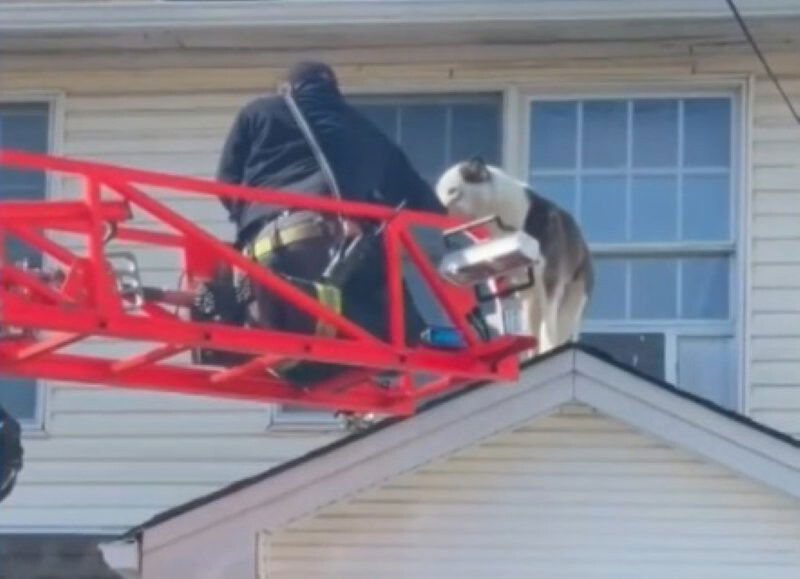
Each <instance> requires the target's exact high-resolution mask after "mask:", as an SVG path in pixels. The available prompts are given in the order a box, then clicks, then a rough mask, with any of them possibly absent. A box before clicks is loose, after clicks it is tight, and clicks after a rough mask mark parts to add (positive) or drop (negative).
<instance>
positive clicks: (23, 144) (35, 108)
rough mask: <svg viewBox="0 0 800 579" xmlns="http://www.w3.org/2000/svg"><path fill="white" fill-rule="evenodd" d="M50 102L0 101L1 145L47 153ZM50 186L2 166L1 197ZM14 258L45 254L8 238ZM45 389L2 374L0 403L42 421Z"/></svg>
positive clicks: (33, 260)
mask: <svg viewBox="0 0 800 579" xmlns="http://www.w3.org/2000/svg"><path fill="white" fill-rule="evenodd" d="M49 108H50V107H49V105H47V104H46V103H3V102H0V148H8V149H21V150H26V151H33V152H40V153H44V152H47V150H48V142H49V138H50V137H49V123H50V121H49V119H50V110H49ZM45 190H46V183H45V177H44V175H43V174H42V173H39V172H31V171H16V170H10V169H6V168H0V199H27V200H32V199H43V198H44V195H45ZM5 251H6V256H7V258H8V259H9V260H11V261H18V260H28V262H29V263H30V264H31V265H34V266H36V265H39V264H41V255H39V254H38V253H36V252H33V251H32V250H30V249H29V248H28V247H26V246H24V245H21V244H19V243H14V242H13V241H12V240H7V241H6V246H5ZM40 400H41V392H40V389H39V388H37V387H36V383H35V381H33V380H28V379H21V378H15V377H9V376H2V375H0V405H2V406H3V407H4V408H5V409H6V410H8V411H9V412H10V413H11V414H13V415H14V416H15V417H17V418H18V419H19V420H20V422H21V423H22V424H23V425H26V426H35V425H38V423H39V422H40V414H41V413H40V406H41V403H40Z"/></svg>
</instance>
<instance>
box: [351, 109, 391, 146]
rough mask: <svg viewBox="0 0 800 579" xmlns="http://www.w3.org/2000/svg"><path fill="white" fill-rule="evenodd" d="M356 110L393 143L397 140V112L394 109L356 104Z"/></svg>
mask: <svg viewBox="0 0 800 579" xmlns="http://www.w3.org/2000/svg"><path fill="white" fill-rule="evenodd" d="M356 108H358V110H359V111H361V113H362V114H363V115H364V116H365V117H367V118H368V119H369V120H370V121H372V122H373V123H375V125H377V127H378V128H379V129H380V130H381V131H383V133H384V134H385V135H386V136H388V137H390V138H392V139H393V140H395V141H396V140H397V139H398V137H399V135H398V134H397V129H398V126H399V125H398V122H397V121H398V118H397V113H398V110H397V108H396V107H387V106H383V105H367V104H361V105H359V104H357V103H356Z"/></svg>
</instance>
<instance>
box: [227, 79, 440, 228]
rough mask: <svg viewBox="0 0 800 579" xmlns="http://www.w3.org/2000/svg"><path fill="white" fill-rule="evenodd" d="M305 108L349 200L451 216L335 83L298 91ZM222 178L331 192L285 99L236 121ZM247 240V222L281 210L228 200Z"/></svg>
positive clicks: (267, 101)
mask: <svg viewBox="0 0 800 579" xmlns="http://www.w3.org/2000/svg"><path fill="white" fill-rule="evenodd" d="M292 94H293V96H294V99H295V101H296V102H297V105H298V107H299V108H300V110H301V111H302V113H303V116H304V117H305V118H306V120H307V122H308V124H309V125H310V126H311V129H312V131H313V132H314V135H315V136H316V138H317V140H318V141H319V144H320V147H321V148H322V149H323V151H324V153H325V156H326V158H327V160H328V163H329V165H330V166H331V170H332V171H333V173H334V175H335V177H336V180H337V182H338V185H339V190H340V192H341V195H342V198H343V199H346V200H353V201H366V202H371V203H381V204H384V205H390V206H397V205H398V204H399V203H400V202H401V201H403V200H405V201H406V207H407V208H409V209H418V210H421V211H430V212H435V213H444V212H445V209H444V207H443V206H442V205H441V203H440V202H439V200H438V198H437V197H436V195H435V194H434V192H433V190H432V189H431V187H430V186H429V185H428V184H427V183H426V182H425V181H424V180H423V179H422V178H421V177H420V176H419V175H418V174H417V172H416V171H415V170H414V168H413V167H412V166H411V164H410V162H409V160H408V158H407V157H406V155H405V154H404V153H403V151H402V150H401V149H400V148H399V147H398V146H397V145H396V144H395V143H394V142H392V141H391V140H390V139H389V138H388V137H387V136H385V135H384V134H383V133H382V132H381V131H380V130H379V129H378V128H377V127H375V126H374V125H373V124H372V123H370V122H369V121H368V120H367V119H366V118H364V117H363V116H362V115H361V114H360V113H358V112H357V111H356V110H355V109H353V108H352V107H351V106H350V105H348V104H347V103H346V102H345V101H344V99H343V98H342V96H341V95H340V93H339V91H338V89H337V88H336V87H335V86H330V85H322V84H314V83H305V84H300V85H295V86H294V87H293V93H292ZM217 179H218V180H219V181H223V182H226V183H233V184H237V185H246V186H252V187H264V188H275V189H286V190H290V191H295V192H299V193H308V194H311V195H321V194H327V193H328V192H329V188H328V185H327V181H326V180H325V178H324V176H323V173H322V171H321V169H320V167H319V165H318V163H317V161H316V159H315V157H314V154H313V153H312V149H311V148H310V146H309V145H308V143H307V142H306V140H305V138H304V137H303V134H302V132H301V131H300V129H299V127H298V126H297V124H296V123H295V121H294V119H293V117H292V115H291V113H290V111H289V107H288V106H287V105H286V103H285V101H284V100H283V98H282V97H281V96H279V95H278V96H266V97H262V98H258V99H256V100H254V101H252V102H251V103H249V104H248V105H247V106H245V107H244V108H243V109H242V110H241V111H240V112H239V114H238V116H237V117H236V120H235V121H234V124H233V127H232V128H231V130H230V133H229V135H228V138H227V140H226V142H225V145H224V149H223V152H222V157H221V160H220V165H219V169H218V172H217ZM222 202H223V204H224V205H225V207H226V208H227V209H228V212H229V214H230V218H231V220H232V221H234V222H235V223H236V224H237V226H238V229H239V232H240V235H241V233H242V232H243V231H244V230H246V228H247V227H248V225H251V224H254V223H256V222H258V221H260V220H261V219H263V218H264V217H265V216H270V215H273V214H275V213H277V212H279V211H281V210H282V209H280V208H276V207H270V206H266V205H264V204H256V203H249V202H246V201H232V200H229V199H223V200H222Z"/></svg>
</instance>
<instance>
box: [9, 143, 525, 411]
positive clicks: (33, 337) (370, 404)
mask: <svg viewBox="0 0 800 579" xmlns="http://www.w3.org/2000/svg"><path fill="white" fill-rule="evenodd" d="M0 165H4V166H6V167H7V168H11V169H15V170H33V171H42V172H45V173H46V174H47V175H48V177H49V178H51V179H52V178H58V179H59V182H60V183H62V184H63V183H64V182H70V181H71V182H73V189H74V184H77V185H78V189H77V190H78V196H77V197H75V198H74V199H67V198H64V199H61V198H59V199H53V200H46V201H42V202H24V201H2V202H0V373H3V374H10V375H16V376H22V377H32V378H37V379H45V380H57V381H69V382H75V383H80V384H84V385H91V386H109V387H120V388H129V389H135V390H145V391H157V392H173V393H178V394H188V395H201V396H210V397H219V398H235V399H245V400H252V401H261V402H270V403H281V404H295V405H302V406H308V407H315V408H322V409H330V410H345V411H349V412H356V413H379V414H395V415H397V414H410V413H412V412H413V411H414V409H415V408H416V406H417V404H418V403H419V402H420V401H421V400H423V399H428V398H430V397H433V396H437V395H440V394H443V393H445V392H447V391H450V390H453V389H457V388H459V387H462V386H463V385H465V384H467V383H470V382H475V381H487V382H491V381H510V380H513V379H515V377H516V376H517V373H518V359H519V357H518V355H519V354H520V353H521V352H523V351H528V350H530V349H532V348H534V347H535V340H534V339H533V338H531V337H527V336H513V335H500V336H497V337H493V338H492V339H490V340H488V341H486V340H485V339H481V338H480V337H479V335H478V334H477V333H476V332H475V330H474V328H473V327H472V326H471V325H470V323H468V321H467V314H468V313H469V312H471V311H473V309H474V308H475V304H476V298H475V292H474V289H473V288H472V287H471V286H464V285H459V284H456V283H452V281H448V280H446V279H444V278H443V277H442V276H441V275H440V273H439V271H437V269H436V267H435V266H434V265H433V264H431V263H430V261H429V259H428V257H427V256H426V254H425V253H424V252H423V250H422V249H421V247H420V246H419V245H418V244H417V243H416V241H415V240H414V239H413V237H412V233H411V230H412V228H415V227H427V228H433V229H436V230H440V231H442V232H444V231H445V230H448V229H451V228H453V227H458V226H460V225H463V223H462V222H461V221H460V220H458V219H455V218H452V217H448V216H440V215H434V214H427V213H422V212H415V211H407V210H403V211H396V210H394V209H392V208H390V207H383V206H379V205H372V204H366V203H355V202H341V201H336V200H334V199H328V198H319V197H310V196H305V195H297V194H291V193H287V192H281V191H272V190H261V189H252V188H246V187H239V186H233V185H227V184H221V183H216V182H211V181H205V180H201V179H194V178H187V177H178V176H173V175H165V174H159V173H153V172H146V171H140V170H133V169H127V168H120V167H116V166H111V165H105V164H98V163H90V162H83V161H77V160H72V159H67V158H61V157H52V156H46V155H38V154H31V153H22V152H15V151H8V150H6V151H0ZM59 189H60V190H66V189H67V187H60V188H59ZM154 190H157V191H158V192H164V191H169V193H170V195H172V196H173V197H180V196H183V197H185V198H186V199H187V200H191V199H201V198H206V199H213V198H225V197H227V198H230V199H241V200H247V201H251V202H258V203H268V204H271V205H278V206H282V207H285V208H287V209H304V210H310V211H315V212H319V213H323V214H331V215H333V214H335V215H343V216H345V217H346V218H348V219H353V220H369V221H372V222H375V223H381V224H383V226H384V229H383V233H382V236H381V241H380V242H381V243H382V251H383V255H384V258H385V261H386V279H385V288H384V291H386V292H387V303H388V308H387V310H388V311H387V312H386V315H387V316H388V328H389V332H388V338H387V339H386V340H382V339H379V338H377V337H376V336H374V335H373V334H371V333H369V332H368V331H367V330H365V329H364V328H363V327H360V326H359V325H356V324H355V323H353V322H352V321H350V320H348V319H346V318H345V317H343V316H341V315H339V314H337V313H336V312H335V311H333V310H331V309H328V308H327V307H325V306H323V305H322V304H321V303H320V302H318V301H316V300H315V299H313V298H312V297H310V296H309V295H307V294H306V293H305V292H303V291H301V290H300V289H298V288H297V287H295V286H294V285H292V284H291V283H289V282H288V281H286V280H285V279H283V278H282V277H280V276H279V275H276V274H274V273H272V272H270V271H268V270H265V269H263V268H262V267H260V266H259V265H258V264H256V263H255V262H254V261H251V260H250V259H248V258H247V257H245V256H244V255H242V254H241V253H240V252H239V251H237V250H236V249H235V248H234V247H233V246H232V245H230V244H229V243H226V242H223V241H221V240H219V239H218V238H217V237H215V236H214V235H212V234H210V233H209V232H208V231H206V230H204V229H203V228H201V227H199V226H198V225H197V224H195V223H193V222H192V221H191V220H189V219H187V218H186V217H185V216H182V215H180V214H179V213H178V212H176V211H175V210H174V209H172V208H170V207H168V206H167V205H166V204H164V203H162V202H160V201H159V200H157V198H158V195H154V194H153V193H152V191H154ZM141 214H145V215H146V216H147V220H148V223H149V224H147V225H146V226H145V225H142V223H141V222H142V220H141V219H136V218H135V216H136V215H141ZM477 235H478V236H479V237H480V233H478V234H477ZM11 240H13V241H14V242H15V243H18V244H23V245H24V246H27V247H28V248H29V249H30V250H32V251H35V252H38V253H39V254H40V255H41V256H43V266H42V267H36V268H31V267H26V266H25V264H20V263H12V261H11V260H10V259H6V258H5V256H4V254H3V253H2V251H3V250H2V248H3V247H4V246H6V245H7V242H8V241H11ZM120 244H121V245H122V246H124V247H126V248H128V251H113V250H112V248H113V247H114V246H115V245H120ZM132 246H137V247H138V246H149V247H150V248H151V251H152V250H157V251H161V252H176V253H177V255H178V256H179V257H180V259H181V262H182V267H183V273H182V278H183V281H182V284H181V287H180V288H178V289H177V290H176V291H172V292H171V291H167V290H159V291H152V289H151V291H148V286H146V284H144V283H143V281H142V279H141V278H142V277H143V274H142V272H140V271H139V268H138V266H137V262H136V254H135V251H132V250H131V249H130V248H131V247H132ZM404 256H405V257H406V258H407V259H408V260H409V261H410V262H411V263H412V264H413V266H414V267H415V268H416V269H417V271H418V272H419V274H420V275H421V278H422V279H423V280H424V282H425V284H426V285H427V287H428V288H429V290H430V293H431V294H432V296H433V298H434V299H435V300H436V302H437V304H438V306H439V307H440V308H441V310H443V311H444V312H445V314H446V317H447V318H448V319H449V322H450V324H452V328H453V330H454V331H455V332H457V334H458V335H459V336H460V342H461V347H459V348H455V349H449V350H448V349H441V348H434V347H429V346H426V345H421V346H414V347H409V346H408V345H406V343H405V337H404V336H405V331H404V314H403V311H404V303H403V290H402V283H403V281H402V280H403V270H402V260H403V257H404ZM221 265H222V266H225V267H227V268H230V269H232V270H235V271H238V272H240V273H241V274H243V275H247V276H249V278H250V280H251V283H254V284H259V285H260V286H262V287H263V288H266V289H267V290H268V291H270V292H273V293H274V295H277V296H279V297H280V298H281V299H283V300H286V301H287V302H289V303H291V304H293V305H294V306H295V307H296V308H298V309H300V310H301V311H303V312H305V313H307V314H308V315H310V316H313V317H314V318H316V319H317V320H319V321H320V322H322V323H324V324H326V325H327V326H329V327H331V328H334V329H335V334H334V335H332V336H321V335H305V334H299V333H293V332H287V331H278V330H274V329H264V328H253V327H239V326H233V325H229V324H224V323H213V322H208V321H197V320H194V319H191V317H190V316H188V315H187V313H186V309H187V308H186V303H183V307H177V306H175V304H176V303H177V304H178V305H181V303H182V302H181V301H180V299H179V298H181V296H183V297H184V302H186V300H185V297H186V296H187V295H189V296H190V295H191V292H192V288H196V287H197V285H198V284H199V283H202V282H203V281H205V280H208V279H210V278H212V277H213V276H214V274H215V271H218V268H219V267H220V266H221ZM176 296H177V297H176ZM176 300H177V302H176ZM97 338H101V339H102V340H109V339H113V340H114V341H116V342H120V341H121V342H122V344H123V348H121V349H122V350H123V351H125V352H126V354H125V355H123V356H118V357H114V356H112V357H102V356H99V355H97V353H96V352H94V350H95V349H94V348H92V347H90V346H91V344H92V343H93V342H92V340H95V339H97ZM134 346H136V347H134ZM137 348H138V349H139V350H141V351H136V352H135V353H134V350H136V349H137ZM198 349H211V350H215V351H223V352H231V353H238V354H243V355H245V356H244V357H243V359H244V361H243V362H241V363H238V364H234V365H228V366H221V367H220V366H209V365H207V364H197V363H192V362H189V361H186V358H187V355H186V354H187V353H188V352H191V351H193V350H198ZM290 360H291V361H298V360H305V361H316V362H323V363H331V364H337V365H342V366H347V367H348V368H350V369H349V370H347V371H345V372H343V373H340V374H337V375H336V376H334V377H333V378H329V379H325V380H322V381H319V382H315V383H313V384H312V385H307V386H306V387H301V386H298V384H296V383H292V382H289V381H286V380H284V379H281V378H280V377H278V376H280V373H271V372H268V370H269V369H270V368H271V367H275V366H276V365H278V364H281V363H284V362H286V361H290ZM387 374H388V375H391V376H393V377H394V378H393V380H391V381H390V382H386V381H385V380H382V379H379V377H382V376H386V375H387ZM0 387H2V385H0Z"/></svg>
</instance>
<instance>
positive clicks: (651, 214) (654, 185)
mask: <svg viewBox="0 0 800 579" xmlns="http://www.w3.org/2000/svg"><path fill="white" fill-rule="evenodd" d="M677 233H678V180H677V178H675V177H674V176H672V175H647V176H636V177H634V178H633V179H632V181H631V240H632V241H674V240H675V239H677V237H678V235H677Z"/></svg>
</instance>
